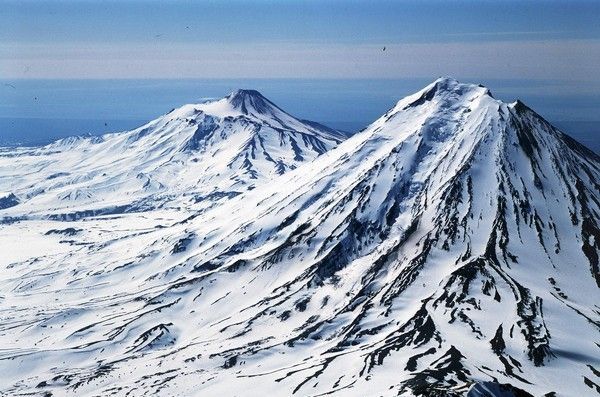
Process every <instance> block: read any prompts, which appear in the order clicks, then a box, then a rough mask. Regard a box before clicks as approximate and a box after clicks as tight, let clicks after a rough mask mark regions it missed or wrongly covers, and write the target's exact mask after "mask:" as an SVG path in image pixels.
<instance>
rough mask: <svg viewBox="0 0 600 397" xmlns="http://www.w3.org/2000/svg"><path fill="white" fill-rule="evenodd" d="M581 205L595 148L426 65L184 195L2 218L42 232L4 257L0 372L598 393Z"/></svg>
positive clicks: (103, 380) (278, 390) (46, 382)
mask: <svg viewBox="0 0 600 397" xmlns="http://www.w3.org/2000/svg"><path fill="white" fill-rule="evenodd" d="M215 106H216V105H215ZM3 189H4V188H3ZM4 190H6V189H4ZM599 214H600V158H598V156H597V155H595V154H594V153H593V152H591V151H589V150H588V149H586V148H585V147H583V146H581V145H580V144H578V143H577V142H575V141H573V140H572V139H570V138H569V137H567V136H565V135H563V134H562V133H561V132H559V131H558V130H556V129H555V128H554V127H552V126H551V125H549V124H548V123H547V122H546V121H545V120H543V119H542V118H541V117H540V116H539V115H537V114H536V113H535V112H533V111H532V110H531V109H529V108H527V106H525V105H524V104H523V103H521V102H518V101H517V102H515V103H503V102H501V101H498V100H496V99H494V98H493V97H492V95H491V93H490V92H489V90H488V89H487V88H485V87H481V86H477V85H471V84H461V83H459V82H457V81H456V80H453V79H449V78H442V79H439V80H436V81H435V82H434V83H432V84H431V85H429V86H427V87H425V88H424V89H423V90H421V91H419V92H417V93H415V94H414V95H411V96H409V97H407V98H404V99H402V100H401V101H399V102H398V104H397V105H396V106H395V107H394V108H392V109H391V110H390V111H388V112H387V113H386V114H385V115H384V116H382V117H381V118H380V119H378V120H377V121H375V122H374V123H373V124H371V125H370V126H369V127H368V128H366V129H365V130H364V131H362V132H361V133H359V134H357V135H355V136H353V137H352V138H350V139H348V140H346V141H345V142H343V143H341V144H340V145H339V146H338V147H337V148H335V149H333V150H331V151H329V152H327V153H325V154H323V155H322V156H319V157H318V158H316V159H315V160H314V161H312V162H310V163H307V164H305V165H303V166H302V167H300V168H299V169H297V170H296V171H292V172H289V173H286V174H285V175H282V176H279V177H277V179H276V180H274V182H273V183H268V184H264V185H262V186H261V188H260V189H254V190H252V191H248V192H246V193H244V194H242V195H238V196H236V197H233V198H231V200H228V201H227V202H224V203H223V204H222V205H220V206H215V207H213V208H212V209H210V210H207V211H205V212H204V213H202V214H201V215H199V216H196V217H193V218H189V219H186V220H183V221H164V222H162V223H160V224H158V225H157V224H156V219H158V218H154V219H152V220H148V219H145V220H144V219H136V221H135V222H128V223H124V220H123V219H121V218H119V217H109V218H107V219H99V218H94V217H92V218H91V219H87V220H78V221H75V222H69V223H68V224H67V223H65V222H58V221H53V222H52V221H47V220H38V219H32V220H27V221H24V222H18V223H14V224H11V225H9V226H7V227H10V228H11V229H6V228H5V229H4V230H0V244H7V243H6V241H8V239H9V237H10V236H14V235H15V234H16V233H22V235H23V236H26V237H27V238H30V239H31V240H32V243H31V244H32V246H35V247H40V246H41V244H42V242H44V243H45V244H47V247H44V248H37V250H38V251H39V253H38V252H34V253H33V254H31V255H30V256H28V255H27V254H22V255H21V256H15V259H14V261H12V262H10V263H8V264H4V265H3V267H4V270H3V271H2V272H0V277H1V279H0V296H1V298H0V302H1V306H0V346H6V347H5V348H4V349H3V350H2V351H0V374H1V375H0V378H1V379H2V382H0V384H3V385H4V387H3V391H4V392H5V393H7V394H9V395H18V394H19V393H22V394H25V393H29V392H37V393H44V392H51V393H53V395H98V394H99V395H111V394H115V395H126V394H128V393H129V395H239V396H246V395H261V394H263V395H281V396H287V395H302V396H309V395H310V396H317V395H340V396H346V395H356V396H365V395H377V396H380V395H381V396H396V395H403V396H404V395H406V396H411V395H418V396H465V395H469V396H489V395H504V396H511V395H534V396H542V395H546V396H575V395H576V396H585V395H596V394H597V393H598V392H599V391H600V386H599V385H600V354H599V352H600V348H599V346H600V340H599V336H600V333H599V327H600V306H599V304H598V302H599V301H600V300H599V299H598V298H599V296H600V294H599V291H600V272H599V269H598V251H599V248H600V247H599V244H600V243H599V241H600V216H599ZM107 224H109V225H110V226H108V227H107V226H106V225H107ZM67 226H69V228H67ZM49 229H51V230H53V231H52V232H51V231H50V230H49ZM60 241H63V243H61V242H60ZM61 244H62V245H61ZM5 247H6V245H5ZM60 247H64V248H63V249H62V250H61V249H60ZM507 384H510V385H512V386H505V385H507Z"/></svg>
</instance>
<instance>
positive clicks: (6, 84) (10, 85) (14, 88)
mask: <svg viewBox="0 0 600 397" xmlns="http://www.w3.org/2000/svg"><path fill="white" fill-rule="evenodd" d="M4 85H5V86H7V87H10V88H12V89H13V90H16V89H17V87H15V86H14V85H12V84H8V83H4Z"/></svg>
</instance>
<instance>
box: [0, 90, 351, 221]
mask: <svg viewBox="0 0 600 397" xmlns="http://www.w3.org/2000/svg"><path fill="white" fill-rule="evenodd" d="M344 138H345V136H344V135H342V134H341V133H339V132H337V131H335V130H332V129H329V128H327V127H325V126H322V125H320V124H318V123H315V122H308V121H302V120H298V119H296V118H294V117H293V116H290V115H289V114H287V113H286V112H284V111H283V110H281V109H280V108H279V107H277V106H276V105H275V104H273V103H272V102H271V101H269V100H268V99H266V98H265V97H264V96H262V95H261V94H260V93H259V92H257V91H253V90H237V91H235V92H233V93H231V94H230V95H228V96H227V97H225V98H223V99H221V100H216V101H210V102H206V103H201V104H191V105H185V106H182V107H180V108H178V109H174V110H172V111H171V112H169V113H168V114H166V115H164V116H161V117H159V118H157V119H156V120H153V121H151V122H149V123H147V124H146V125H143V126H142V127H140V128H137V129H135V130H132V131H129V132H124V133H116V134H107V135H104V136H101V137H85V138H84V137H72V138H66V139H62V140H60V141H57V142H55V143H53V144H51V145H48V146H45V147H42V148H39V149H17V150H15V149H10V150H4V151H3V152H1V153H0V170H1V171H0V186H1V187H2V189H4V190H7V192H6V195H12V196H11V197H13V200H12V201H11V202H10V203H11V204H12V206H14V207H15V208H13V209H12V210H9V211H5V214H4V216H5V217H9V216H10V217H13V218H14V217H16V218H19V217H22V216H23V215H28V216H31V215H38V216H39V215H42V216H44V215H46V216H47V215H52V216H54V217H62V218H64V219H73V218H78V217H84V216H89V215H90V214H95V215H96V214H114V213H122V212H126V211H129V212H132V211H142V210H148V209H152V208H156V207H163V206H168V207H175V208H185V209H190V208H195V207H197V206H194V205H193V204H194V203H197V204H199V205H201V206H206V205H207V204H210V203H212V202H214V201H216V200H219V199H221V198H223V197H231V196H234V195H237V194H239V193H240V192H243V191H246V190H248V189H252V188H254V187H255V186H257V185H258V184H260V183H262V182H264V181H267V180H270V179H272V178H273V177H274V176H277V175H281V174H283V173H285V172H287V171H289V170H292V169H294V168H296V167H298V165H300V164H302V163H304V162H307V161H310V160H313V159H314V158H315V157H317V156H318V155H320V154H322V153H324V152H326V151H327V150H329V149H331V148H332V147H334V146H335V145H337V144H338V143H339V142H340V141H341V140H343V139H344ZM16 204H18V205H16ZM2 207H4V208H7V207H8V205H7V204H5V205H3V204H2V202H0V208H2Z"/></svg>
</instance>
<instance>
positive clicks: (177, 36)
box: [0, 0, 600, 90]
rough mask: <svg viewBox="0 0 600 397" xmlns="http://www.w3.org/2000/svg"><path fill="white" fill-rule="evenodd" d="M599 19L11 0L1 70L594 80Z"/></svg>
mask: <svg viewBox="0 0 600 397" xmlns="http://www.w3.org/2000/svg"><path fill="white" fill-rule="evenodd" d="M599 20H600V2H599V1H523V0H521V1H501V2H500V1H457V0H449V1H323V0H321V1H301V2H300V1H285V0H283V1H229V2H225V1H196V2H190V1H91V0H79V1H33V0H20V1H3V2H2V7H1V9H0V26H2V29H0V76H2V77H3V78H67V79H68V78H84V79H85V78H350V79H352V78H420V77H424V78H429V77H430V78H434V77H436V76H439V75H452V76H454V77H457V78H461V79H490V78H504V79H552V80H565V81H573V82H578V84H579V86H581V85H583V86H587V87H588V89H589V87H590V86H594V87H595V88H594V89H597V88H598V87H600V76H599V73H597V70H598V64H600V23H599V22H598V21H599ZM384 46H385V47H386V51H385V52H384V51H382V48H383V47H384ZM581 83H584V84H581ZM576 85H577V84H574V85H573V87H575V86H576ZM572 89H573V90H576V89H577V88H572Z"/></svg>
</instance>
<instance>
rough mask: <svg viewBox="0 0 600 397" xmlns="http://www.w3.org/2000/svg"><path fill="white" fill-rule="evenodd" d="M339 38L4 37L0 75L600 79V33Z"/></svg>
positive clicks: (47, 76) (0, 54)
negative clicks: (40, 40) (117, 40)
mask: <svg viewBox="0 0 600 397" xmlns="http://www.w3.org/2000/svg"><path fill="white" fill-rule="evenodd" d="M385 46H386V50H385V51H383V44H382V45H381V46H376V45H346V44H331V45H323V44H315V45H308V44H299V43H268V44H267V43H265V44H256V43H253V44H246V45H231V44H228V45H225V44H223V45H221V44H218V43H214V44H193V43H191V44H184V43H166V42H161V41H157V42H150V43H147V44H143V45H139V44H133V43H122V44H119V45H106V44H101V43H99V44H89V43H86V44H59V43H55V44H48V45H41V44H32V45H22V44H14V43H12V44H11V43H6V44H5V45H3V46H2V47H0V75H1V76H3V77H4V78H27V77H30V78H237V77H243V78H246V77H248V78H404V77H428V78H429V77H432V76H438V75H453V76H456V77H460V78H476V79H486V78H487V79H489V78H511V79H512V78H515V79H517V78H519V79H533V78H535V79H561V80H582V81H589V82H595V83H597V82H599V81H600V77H599V75H598V72H597V69H598V64H600V40H598V39H589V40H544V41H536V40H530V41H490V42H464V43H412V44H385Z"/></svg>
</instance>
